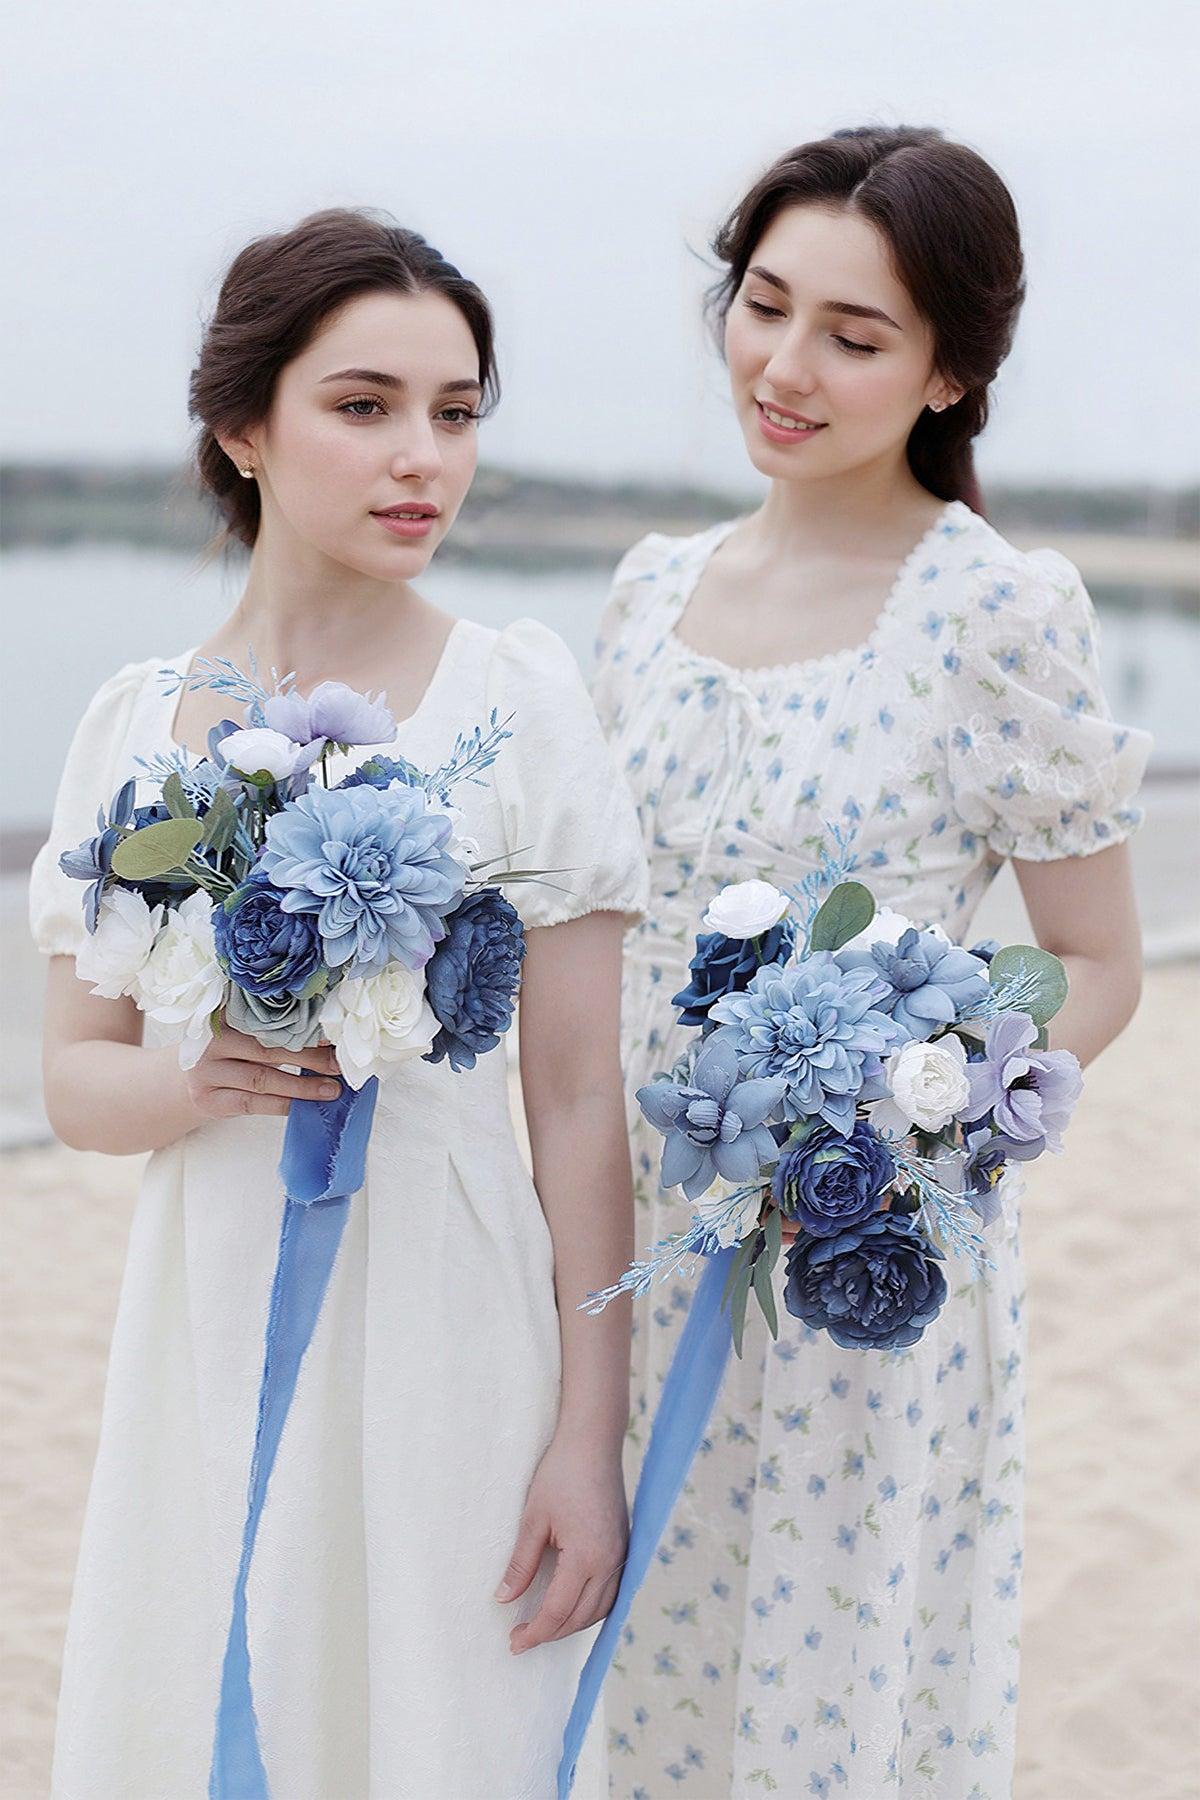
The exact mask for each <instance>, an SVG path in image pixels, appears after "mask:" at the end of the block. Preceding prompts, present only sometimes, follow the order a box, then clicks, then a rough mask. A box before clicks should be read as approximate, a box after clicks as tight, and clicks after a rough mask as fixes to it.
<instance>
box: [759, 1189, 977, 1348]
mask: <svg viewBox="0 0 1200 1800" xmlns="http://www.w3.org/2000/svg"><path fill="white" fill-rule="evenodd" d="M940 1257H941V1252H940V1251H938V1250H936V1249H935V1248H934V1246H933V1245H932V1244H931V1243H930V1242H929V1241H928V1239H927V1238H926V1237H924V1236H923V1234H922V1233H921V1231H920V1229H919V1228H918V1227H917V1225H916V1224H915V1223H914V1222H913V1220H912V1219H911V1218H910V1217H909V1216H908V1215H906V1214H901V1213H892V1212H880V1213H876V1214H875V1215H874V1217H873V1218H871V1219H868V1220H867V1221H866V1222H865V1223H864V1224H862V1225H856V1226H854V1227H853V1228H852V1229H851V1230H849V1231H846V1232H843V1233H842V1234H841V1235H840V1236H839V1237H826V1238H814V1237H807V1236H803V1235H802V1236H800V1237H798V1238H797V1239H796V1241H795V1243H794V1244H793V1245H792V1247H791V1249H790V1250H789V1251H788V1257H787V1285H786V1287H785V1289H784V1296H783V1300H784V1305H785V1306H786V1307H787V1309H788V1311H789V1312H790V1313H791V1314H792V1315H793V1317H795V1318H797V1319H802V1320H803V1321H804V1323H805V1324H806V1325H809V1326H811V1327H812V1329H813V1330H814V1331H827V1332H828V1333H829V1335H830V1337H831V1338H832V1339H833V1341H834V1343H835V1344H839V1345H840V1346H841V1347H842V1349H843V1350H901V1349H907V1348H908V1346H909V1345H910V1344H915V1343H916V1342H917V1340H918V1339H919V1338H920V1337H921V1335H922V1334H923V1332H924V1330H925V1327H926V1326H927V1325H928V1324H929V1323H930V1321H931V1320H933V1319H935V1318H936V1317H937V1315H938V1313H939V1312H940V1311H941V1308H942V1304H943V1302H944V1300H945V1298H946V1278H945V1276H944V1275H943V1274H942V1271H941V1269H940V1268H939V1267H938V1262H939V1261H940Z"/></svg>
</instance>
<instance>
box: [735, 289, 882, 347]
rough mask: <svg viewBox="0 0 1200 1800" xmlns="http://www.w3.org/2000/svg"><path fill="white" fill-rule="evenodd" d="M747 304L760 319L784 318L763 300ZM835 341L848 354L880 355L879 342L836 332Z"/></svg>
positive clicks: (777, 310) (747, 302)
mask: <svg viewBox="0 0 1200 1800" xmlns="http://www.w3.org/2000/svg"><path fill="white" fill-rule="evenodd" d="M746 305H747V306H748V307H749V308H750V311H751V312H752V313H757V314H758V316H759V318H760V319H782V317H783V314H782V312H780V310H779V308H778V307H777V306H766V305H764V303H763V302H762V301H761V300H747V301H746ZM833 341H834V343H835V344H840V345H841V347H842V349H843V350H844V351H845V352H846V354H847V356H878V354H879V347H878V345H877V344H859V343H856V342H855V340H854V339H853V338H847V337H839V336H838V335H837V334H836V332H835V334H834V339H833Z"/></svg>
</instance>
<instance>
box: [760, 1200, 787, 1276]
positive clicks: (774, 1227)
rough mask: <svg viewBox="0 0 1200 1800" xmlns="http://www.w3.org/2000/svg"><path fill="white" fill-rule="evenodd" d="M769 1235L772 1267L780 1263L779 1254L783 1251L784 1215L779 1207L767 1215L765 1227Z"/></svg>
mask: <svg viewBox="0 0 1200 1800" xmlns="http://www.w3.org/2000/svg"><path fill="white" fill-rule="evenodd" d="M764 1229H765V1231H766V1234H767V1252H766V1253H767V1255H768V1256H769V1257H770V1259H771V1267H772V1268H774V1267H775V1264H776V1263H777V1262H778V1261H779V1252H780V1251H781V1250H782V1249H783V1214H782V1213H781V1212H780V1210H779V1208H778V1207H777V1206H773V1207H771V1209H770V1211H769V1212H768V1213H767V1223H766V1226H765V1227H764Z"/></svg>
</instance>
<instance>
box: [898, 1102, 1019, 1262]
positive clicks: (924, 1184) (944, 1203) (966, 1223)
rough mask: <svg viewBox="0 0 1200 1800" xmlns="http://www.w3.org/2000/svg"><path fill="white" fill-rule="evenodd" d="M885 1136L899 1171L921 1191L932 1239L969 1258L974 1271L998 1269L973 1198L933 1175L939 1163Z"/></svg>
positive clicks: (922, 1214)
mask: <svg viewBox="0 0 1200 1800" xmlns="http://www.w3.org/2000/svg"><path fill="white" fill-rule="evenodd" d="M883 1137H884V1141H885V1143H886V1144H887V1147H888V1151H889V1153H890V1155H891V1157H892V1160H893V1161H894V1162H895V1165H896V1172H897V1174H898V1175H901V1176H903V1177H904V1179H905V1180H906V1181H907V1182H908V1184H909V1186H910V1187H913V1188H915V1189H916V1191H917V1200H918V1205H917V1217H918V1218H919V1219H920V1221H921V1225H922V1227H923V1229H924V1230H925V1232H926V1233H927V1234H928V1236H929V1237H930V1238H931V1239H932V1241H933V1242H934V1243H935V1244H936V1245H937V1246H938V1248H939V1249H940V1250H949V1251H950V1252H951V1253H952V1254H953V1255H955V1256H964V1257H966V1259H967V1261H968V1262H969V1263H970V1265H971V1271H972V1273H973V1274H980V1273H982V1271H983V1270H984V1269H994V1268H995V1266H996V1265H995V1263H993V1261H992V1259H991V1257H990V1256H989V1255H988V1253H987V1250H986V1248H985V1246H984V1242H983V1236H982V1234H981V1232H980V1230H979V1223H978V1214H977V1213H976V1211H975V1209H974V1207H973V1206H972V1205H971V1203H970V1201H969V1200H967V1199H966V1198H965V1196H962V1195H957V1194H951V1193H948V1192H947V1191H946V1189H945V1188H944V1187H942V1185H941V1183H940V1182H938V1181H937V1180H936V1179H935V1177H934V1175H933V1174H932V1171H933V1170H934V1169H935V1168H936V1167H937V1164H936V1163H935V1162H930V1161H929V1160H928V1159H927V1158H925V1157H923V1156H917V1155H915V1154H913V1153H910V1152H909V1151H907V1150H904V1149H902V1148H901V1144H900V1140H899V1139H898V1138H895V1137H893V1136H891V1135H890V1134H889V1133H884V1134H883Z"/></svg>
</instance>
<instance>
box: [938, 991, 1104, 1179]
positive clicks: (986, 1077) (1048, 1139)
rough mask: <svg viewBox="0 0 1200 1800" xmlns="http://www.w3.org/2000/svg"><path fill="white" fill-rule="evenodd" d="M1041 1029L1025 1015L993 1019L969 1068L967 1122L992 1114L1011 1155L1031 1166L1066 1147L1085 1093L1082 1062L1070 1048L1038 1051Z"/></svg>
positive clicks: (1008, 1013) (1005, 1146)
mask: <svg viewBox="0 0 1200 1800" xmlns="http://www.w3.org/2000/svg"><path fill="white" fill-rule="evenodd" d="M1036 1040H1037V1026H1036V1025H1035V1024H1034V1022H1033V1020H1032V1019H1030V1018H1029V1017H1028V1016H1027V1015H1026V1014H1025V1013H1021V1012H1003V1013H1001V1014H1000V1016H999V1017H998V1018H995V1019H992V1020H991V1021H990V1023H989V1024H988V1027H987V1032H986V1034H985V1036H984V1040H983V1056H982V1057H981V1058H980V1059H979V1061H977V1062H972V1063H968V1064H967V1080H968V1081H969V1082H970V1084H971V1098H970V1102H969V1103H968V1105H967V1106H966V1107H965V1108H964V1109H963V1111H962V1112H961V1113H960V1115H959V1117H960V1118H962V1119H964V1120H972V1119H981V1118H982V1117H983V1115H984V1113H987V1112H990V1113H991V1115H992V1120H993V1122H994V1124H995V1127H996V1130H997V1132H998V1133H999V1137H1000V1142H1001V1144H1002V1146H1003V1149H1004V1152H1005V1154H1006V1155H1007V1156H1010V1157H1012V1159H1013V1160H1014V1161H1015V1162H1030V1161H1032V1159H1033V1158H1034V1157H1035V1156H1040V1155H1041V1154H1042V1151H1043V1150H1054V1151H1058V1150H1061V1149H1062V1134H1063V1132H1064V1131H1065V1129H1066V1127H1067V1124H1068V1122H1069V1120H1070V1117H1071V1114H1072V1112H1073V1111H1074V1110H1075V1102H1076V1101H1077V1100H1078V1098H1079V1096H1080V1094H1081V1093H1082V1091H1083V1077H1082V1075H1081V1074H1080V1072H1079V1064H1078V1062H1077V1061H1076V1060H1075V1058H1074V1056H1073V1055H1072V1054H1071V1052H1070V1051H1069V1050H1037V1049H1035V1048H1034V1045H1035V1043H1036Z"/></svg>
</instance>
